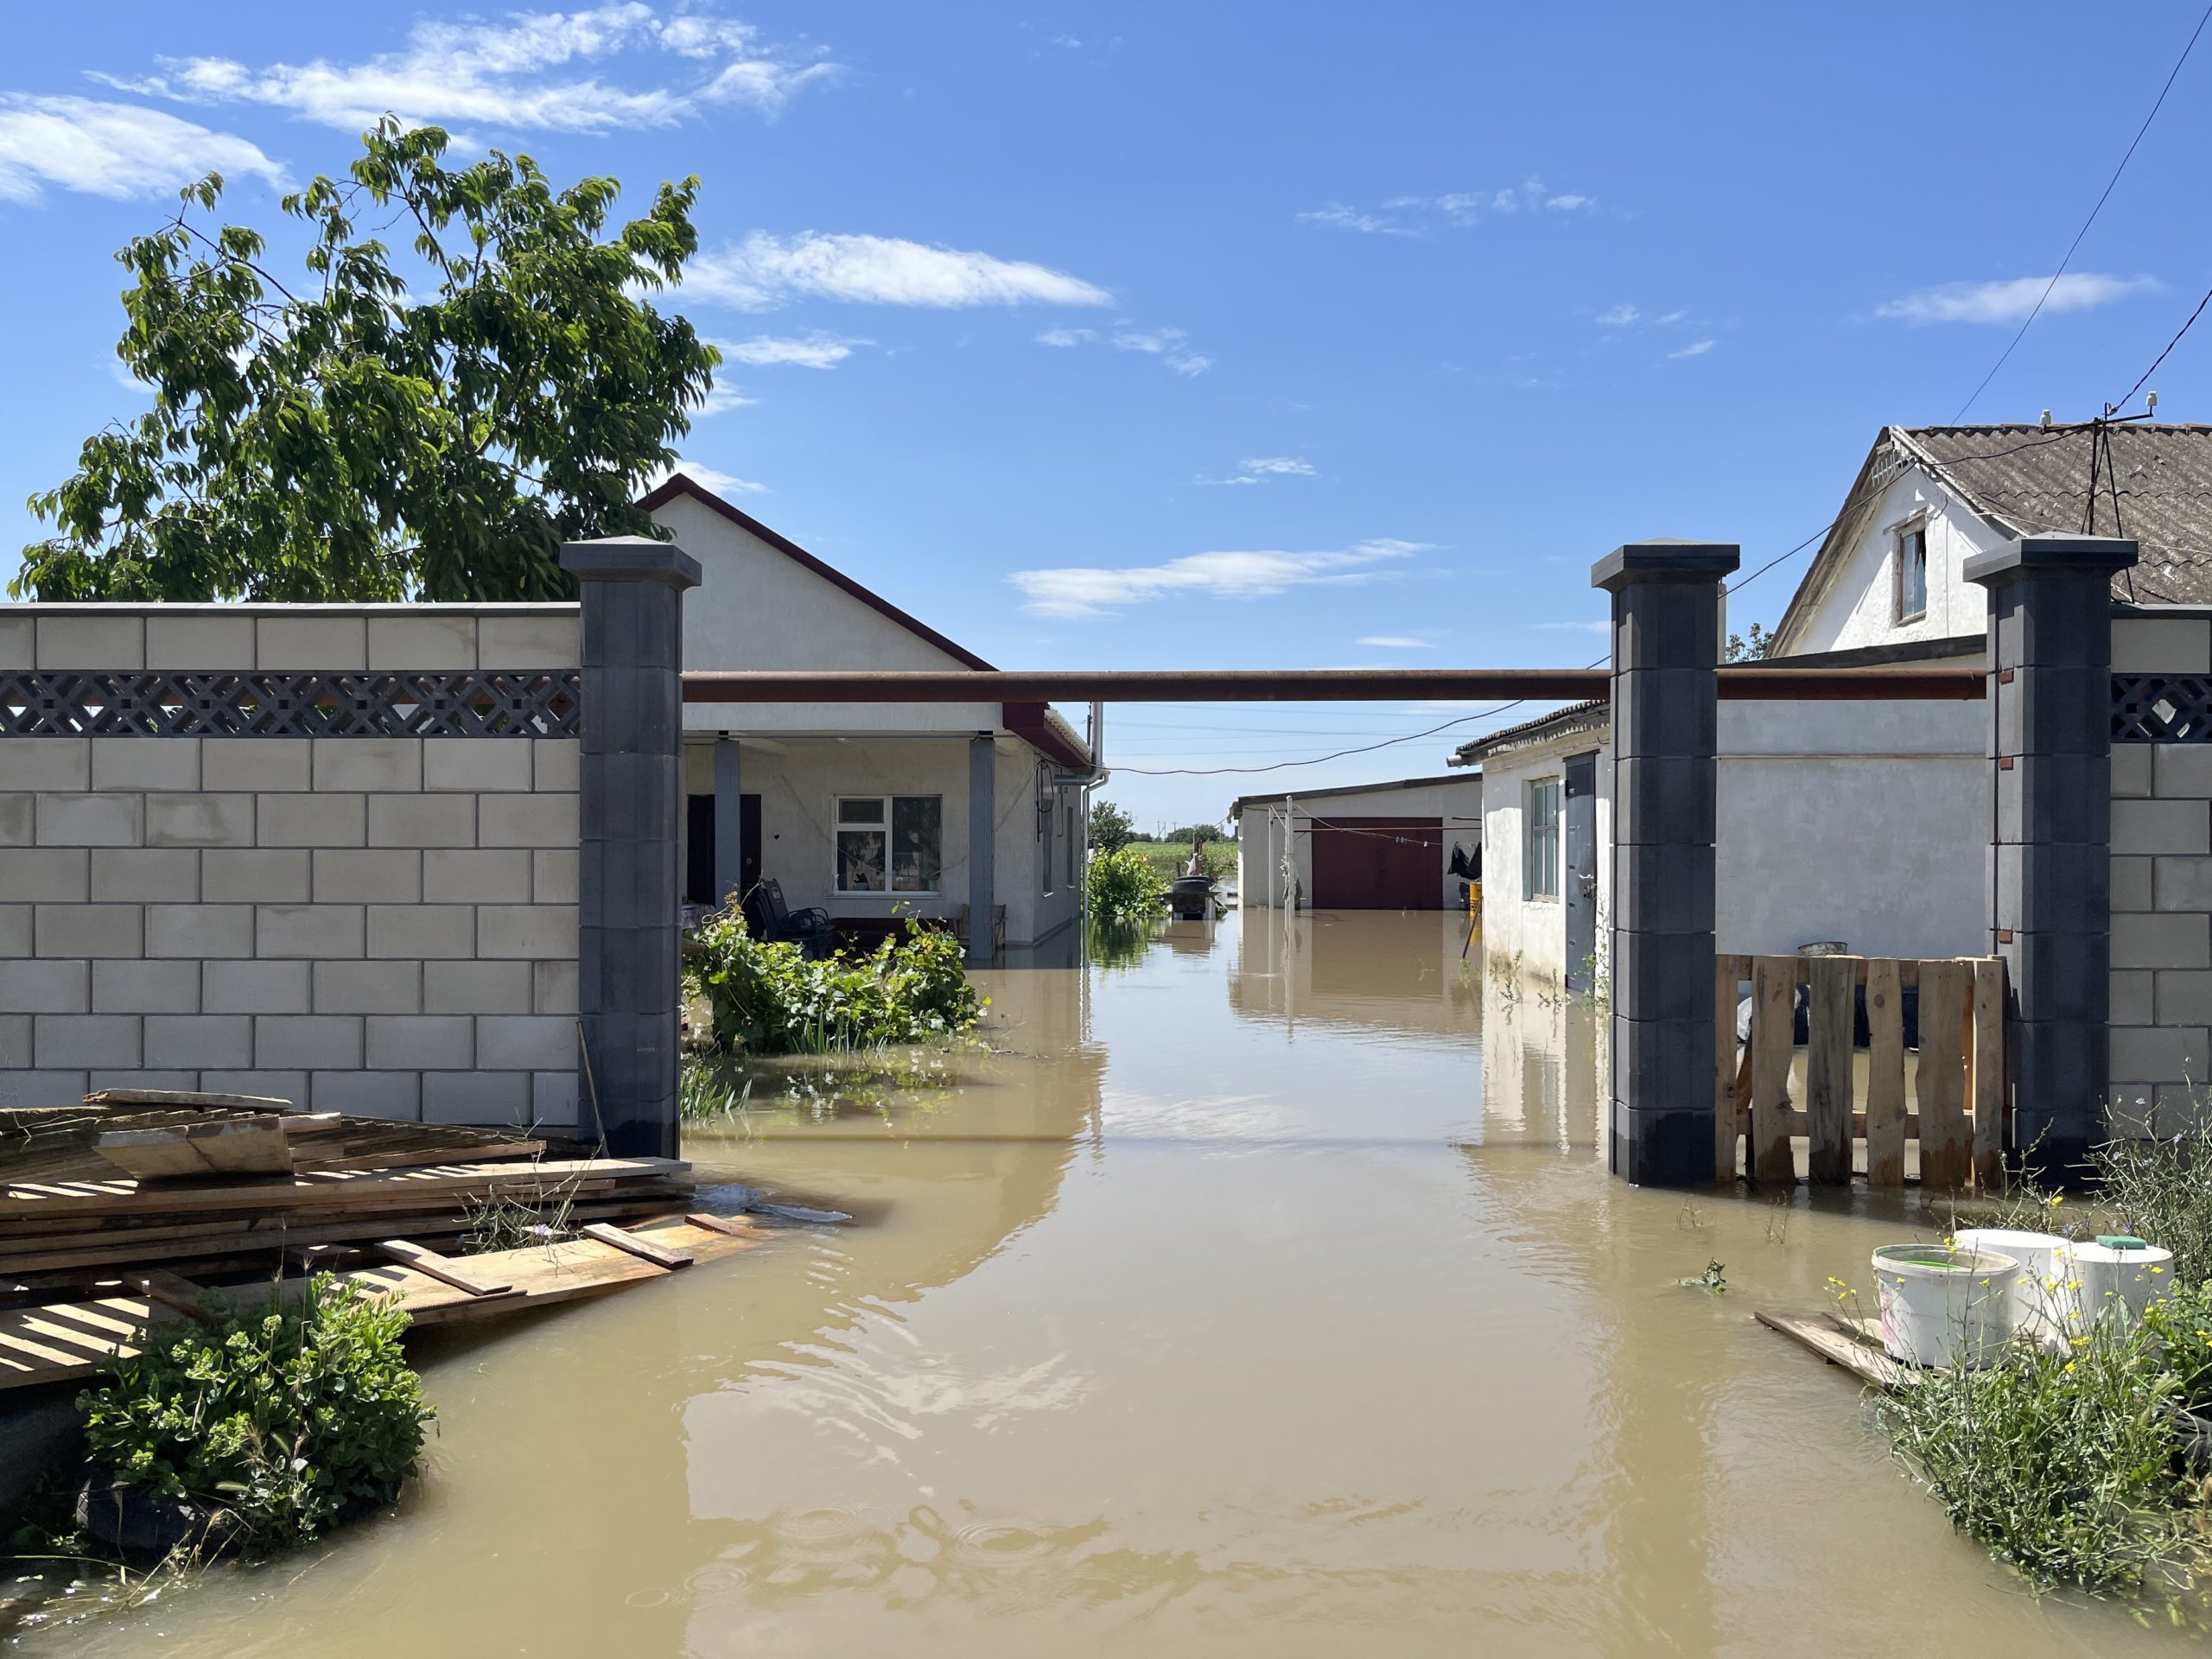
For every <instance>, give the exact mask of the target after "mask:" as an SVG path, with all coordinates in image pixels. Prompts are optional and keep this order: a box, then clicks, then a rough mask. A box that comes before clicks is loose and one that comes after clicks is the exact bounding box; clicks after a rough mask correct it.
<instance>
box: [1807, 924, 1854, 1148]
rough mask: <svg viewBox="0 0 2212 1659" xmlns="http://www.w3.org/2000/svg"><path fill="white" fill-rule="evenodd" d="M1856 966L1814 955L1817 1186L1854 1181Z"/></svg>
mask: <svg viewBox="0 0 2212 1659" xmlns="http://www.w3.org/2000/svg"><path fill="white" fill-rule="evenodd" d="M1852 981H1853V963H1852V961H1851V960H1850V959H1849V958H1848V957H1814V958H1813V963H1812V973H1811V976H1810V980H1809V985H1810V989H1809V992H1808V1002H1807V1008H1806V1025H1805V1035H1806V1047H1805V1139H1806V1147H1805V1178H1806V1179H1808V1181H1810V1182H1811V1183H1812V1184H1813V1185H1815V1186H1844V1185H1849V1183H1850V1180H1851V1036H1852V1029H1851V1027H1852V1018H1851V1014H1852V1001H1853V997H1852Z"/></svg>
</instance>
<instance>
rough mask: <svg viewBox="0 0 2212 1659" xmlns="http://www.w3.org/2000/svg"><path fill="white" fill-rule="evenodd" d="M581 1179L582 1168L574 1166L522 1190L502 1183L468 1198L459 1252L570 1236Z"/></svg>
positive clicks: (486, 1251) (523, 1245) (480, 1251)
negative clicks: (562, 1174)
mask: <svg viewBox="0 0 2212 1659" xmlns="http://www.w3.org/2000/svg"><path fill="white" fill-rule="evenodd" d="M582 1179H583V1172H582V1170H578V1171H577V1172H576V1173H575V1174H574V1175H571V1176H569V1177H568V1178H567V1179H565V1180H560V1181H556V1182H553V1183H552V1184H551V1185H548V1184H546V1183H545V1182H543V1181H540V1182H537V1184H535V1185H532V1186H531V1188H530V1189H529V1190H528V1191H526V1192H518V1191H517V1190H516V1189H515V1188H513V1187H512V1186H503V1187H501V1188H500V1189H499V1191H497V1192H493V1193H492V1194H491V1195H490V1196H488V1197H486V1198H471V1199H469V1200H468V1209H467V1215H468V1228H467V1231H466V1232H465V1233H464V1234H463V1235H462V1236H461V1254H462V1255H489V1254H491V1253H492V1252H493V1251H494V1250H520V1249H528V1248H530V1247H531V1245H533V1244H557V1243H560V1242H561V1241H562V1240H563V1239H564V1238H574V1237H575V1227H574V1226H572V1225H571V1224H570V1223H571V1221H572V1219H573V1217H574V1214H575V1207H576V1189H577V1185H578V1184H579V1183H580V1182H581V1181H582Z"/></svg>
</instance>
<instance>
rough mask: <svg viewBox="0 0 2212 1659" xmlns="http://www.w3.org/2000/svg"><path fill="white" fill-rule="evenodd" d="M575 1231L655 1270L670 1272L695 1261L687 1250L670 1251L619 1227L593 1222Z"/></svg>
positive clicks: (666, 1247)
mask: <svg viewBox="0 0 2212 1659" xmlns="http://www.w3.org/2000/svg"><path fill="white" fill-rule="evenodd" d="M577 1231H578V1232H580V1233H582V1235H583V1236H585V1237H586V1238H591V1239H596V1240H598V1241H599V1242H600V1243H601V1244H611V1245H613V1247H614V1248H615V1249H618V1250H626V1251H627V1252H628V1253H629V1254H630V1255H634V1256H636V1257H637V1258H638V1259H639V1261H641V1262H652V1264H653V1266H655V1267H657V1268H665V1269H669V1270H671V1271H672V1270H673V1269H675V1268H688V1267H690V1265H691V1263H692V1262H693V1260H694V1259H695V1258H694V1257H693V1256H692V1255H691V1254H690V1252H689V1251H687V1250H679V1249H670V1248H669V1247H668V1246H666V1245H664V1244H659V1243H655V1242H654V1241H653V1240H652V1239H649V1238H642V1237H640V1236H639V1235H637V1234H636V1233H626V1232H624V1231H623V1230H621V1229H620V1227H610V1226H608V1225H607V1224H606V1223H605V1222H594V1223H592V1224H590V1225H589V1226H587V1227H579V1228H578V1229H577Z"/></svg>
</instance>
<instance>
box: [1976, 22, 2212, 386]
mask: <svg viewBox="0 0 2212 1659" xmlns="http://www.w3.org/2000/svg"><path fill="white" fill-rule="evenodd" d="M2208 22H2212V6H2207V7H2206V8H2205V9H2204V15H2203V16H2201V17H2199V18H2198V19H2197V20H2196V28H2195V29H2192V30H2190V36H2189V44H2188V45H2187V46H2184V47H2183V48H2182V49H2181V56H2179V57H2178V58H2177V59H2175V60H2174V67H2173V68H2172V69H2171V71H2170V72H2169V73H2168V74H2167V76H2166V84H2165V85H2164V86H2161V87H2159V88H2158V100H2157V102H2155V103H2153V104H2152V105H2151V113H2150V114H2148V115H2146V116H2145V117H2144V118H2143V124H2142V125H2141V126H2139V127H2138V128H2136V130H2135V137H2134V138H2133V140H2132V141H2131V142H2130V143H2129V144H2128V146H2127V153H2126V155H2125V156H2121V157H2120V165H2119V166H2118V167H2116V168H2113V170H2112V177H2111V178H2109V179H2107V180H2106V181H2105V188H2104V191H2103V194H2101V195H2099V196H2098V198H2097V205H2096V206H2095V207H2092V208H2090V209H2089V216H2088V218H2087V219H2083V220H2082V228H2081V229H2080V230H2078V231H2076V232H2074V239H2073V240H2072V241H2071V242H2069V243H2068V244H2067V245H2066V257H2064V258H2063V259H2061V260H2060V261H2059V262H2058V269H2057V270H2054V271H2053V272H2051V274H2050V281H2049V282H2048V283H2044V289H2043V292H2042V293H2041V294H2040V295H2038V296H2037V298H2036V302H2035V308H2034V309H2032V310H2031V311H2030V312H2029V313H2028V315H2027V319H2026V321H2024V322H2022V323H2021V324H2020V332H2019V333H2018V334H2014V335H2013V336H2012V341H2011V343H2010V344H2009V345H2007V346H2005V349H2004V351H2002V352H2001V353H1999V354H1998V358H1997V361H1996V362H1994V363H1993V364H1991V365H1989V372H1988V373H1987V374H1985V375H1983V376H1982V377H1981V384H1980V385H1978V386H1976V387H1975V388H1974V393H1973V396H1972V397H1968V398H1967V400H1966V402H1964V403H1963V404H1960V405H1959V412H1958V413H1957V414H1955V415H1954V416H1951V424H1952V425H1953V426H1956V425H1957V424H1958V423H1960V422H1961V421H1962V420H1964V419H1965V418H1966V413H1967V410H1970V409H1972V408H1973V407H1974V398H1976V397H1980V396H1981V394H1982V393H1983V392H1985V391H1987V390H1988V389H1989V383H1990V382H1991V381H1992V380H1994V379H1995V378H1997V371H1998V370H1999V369H2001V368H2003V367H2004V366H2005V359H2007V358H2009V357H2011V356H2012V350H2013V347H2014V346H2018V344H2019V343H2020V341H2021V340H2024V339H2025V338H2026V337H2027V332H2028V329H2029V327H2030V326H2031V324H2033V323H2034V321H2035V320H2036V318H2037V316H2039V315H2042V312H2043V308H2044V301H2045V300H2048V299H2049V298H2050V295H2051V290H2052V289H2055V288H2056V287H2057V286H2058V279H2059V278H2060V277H2063V276H2064V275H2065V274H2066V267H2067V266H2068V265H2069V264H2072V263H2073V262H2074V255H2075V251H2076V250H2078V249H2079V248H2080V247H2081V245H2082V238H2083V237H2085V236H2087V235H2088V233H2089V226H2092V225H2094V224H2095V223H2096V222H2097V215H2098V214H2099V213H2102V212H2103V211H2104V206H2105V201H2106V199H2107V197H2109V196H2110V195H2111V194H2112V192H2113V186H2114V185H2116V184H2118V183H2119V182H2120V175H2121V174H2123V173H2125V172H2126V171H2127V164H2128V162H2132V161H2133V160H2134V159H2135V149H2136V146H2137V145H2138V144H2140V143H2142V142H2143V135H2144V134H2145V133H2146V132H2148V131H2150V130H2151V123H2152V122H2153V121H2155V120H2157V119H2158V111H2160V110H2161V109H2162V108H2164V105H2165V102H2166V94H2167V93H2168V92H2171V91H2173V89H2174V81H2175V80H2176V79H2177V78H2178V77H2179V75H2180V74H2181V69H2182V65H2183V64H2185V63H2187V62H2188V61H2189V54H2190V53H2191V52H2194V51H2195V50H2196V37H2197V36H2198V35H2202V33H2203V32H2204V25H2205V24H2206V23H2208ZM2207 297H2208V298H2212V296H2207ZM2192 321H2194V319H2192ZM2183 332H2184V333H2186V332H2187V331H2186V330H2183ZM2177 338H2178V336H2177ZM2167 349H2168V350H2169V351H2171V350H2172V349H2173V348H2172V347H2171V346H2169V347H2167ZM2152 366H2153V367H2155V366H2156V365H2152ZM2145 378H2146V379H2147V378H2149V377H2148V376H2147V375H2146V376H2145ZM2138 384H2140V383H2138ZM2131 395H2132V394H2131Z"/></svg>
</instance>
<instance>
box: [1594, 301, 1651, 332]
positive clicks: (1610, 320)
mask: <svg viewBox="0 0 2212 1659" xmlns="http://www.w3.org/2000/svg"><path fill="white" fill-rule="evenodd" d="M1642 315H1643V312H1641V311H1639V310H1637V308H1635V307H1634V306H1632V305H1629V304H1626V303H1623V304H1620V305H1617V306H1615V307H1614V308H1612V309H1611V310H1610V311H1600V312H1599V314H1598V321H1599V324H1600V325H1601V326H1603V327H1607V328H1625V327H1628V326H1629V324H1630V323H1631V322H1634V321H1637V318H1639V317H1641V316H1642Z"/></svg>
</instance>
